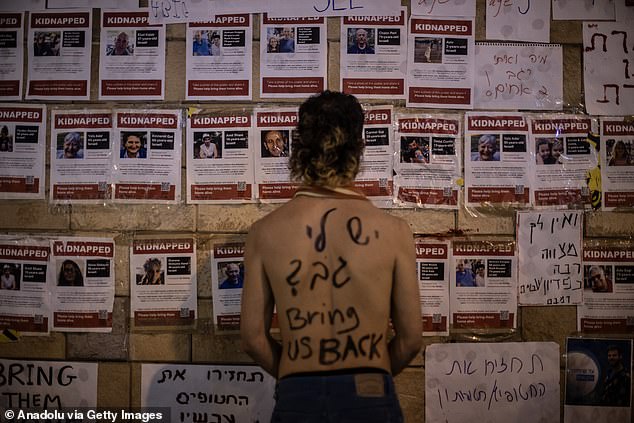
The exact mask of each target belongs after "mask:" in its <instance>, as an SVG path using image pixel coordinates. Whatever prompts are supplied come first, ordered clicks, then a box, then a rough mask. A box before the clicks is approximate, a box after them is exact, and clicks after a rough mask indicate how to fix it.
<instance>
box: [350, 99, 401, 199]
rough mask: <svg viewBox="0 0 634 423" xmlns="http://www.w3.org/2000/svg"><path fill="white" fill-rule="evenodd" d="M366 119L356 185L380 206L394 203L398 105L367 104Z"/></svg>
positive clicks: (365, 109)
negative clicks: (395, 122) (395, 136)
mask: <svg viewBox="0 0 634 423" xmlns="http://www.w3.org/2000/svg"><path fill="white" fill-rule="evenodd" d="M364 113H365V118H364V123H363V140H364V141H365V149H364V150H363V155H362V156H361V164H360V166H359V173H358V174H357V177H356V178H355V180H354V187H355V188H356V189H358V190H360V191H361V192H363V194H364V195H365V196H366V197H367V198H368V199H369V200H371V201H372V202H373V203H374V204H375V205H376V206H377V207H383V208H390V207H392V205H393V203H392V197H393V174H394V173H393V167H394V166H393V162H394V142H393V141H394V133H393V130H392V128H393V123H394V120H395V119H394V108H393V107H392V106H388V105H386V106H366V107H365V108H364Z"/></svg>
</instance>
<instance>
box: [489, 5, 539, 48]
mask: <svg viewBox="0 0 634 423" xmlns="http://www.w3.org/2000/svg"><path fill="white" fill-rule="evenodd" d="M486 37H487V39H488V40H509V41H533V42H538V43H547V42H549V41H550V0H487V2H486Z"/></svg>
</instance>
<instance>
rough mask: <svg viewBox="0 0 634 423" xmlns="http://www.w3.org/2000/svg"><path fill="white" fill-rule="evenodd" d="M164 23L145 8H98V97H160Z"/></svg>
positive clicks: (163, 66) (101, 98)
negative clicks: (155, 21)
mask: <svg viewBox="0 0 634 423" xmlns="http://www.w3.org/2000/svg"><path fill="white" fill-rule="evenodd" d="M165 45H166V43H165V24H153V25H151V24H150V23H149V21H148V10H147V9H143V8H142V9H139V10H138V11H134V12H124V11H116V10H102V11H101V34H100V44H99V100H163V98H164V97H165Z"/></svg>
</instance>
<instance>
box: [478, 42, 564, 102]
mask: <svg viewBox="0 0 634 423" xmlns="http://www.w3.org/2000/svg"><path fill="white" fill-rule="evenodd" d="M475 49H476V64H475V69H476V72H475V78H474V88H473V96H474V97H475V99H474V106H475V107H476V108H478V109H498V110H517V109H521V110H561V109H562V108H563V103H564V101H563V96H564V89H563V51H562V47H561V45H560V44H527V43H476V47H475Z"/></svg>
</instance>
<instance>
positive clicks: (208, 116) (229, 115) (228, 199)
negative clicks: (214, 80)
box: [186, 111, 254, 204]
mask: <svg viewBox="0 0 634 423" xmlns="http://www.w3.org/2000/svg"><path fill="white" fill-rule="evenodd" d="M251 119H252V115H251V113H246V112H244V111H235V112H229V111H227V112H213V113H212V112H207V111H200V112H198V113H195V114H192V115H191V116H190V117H189V124H188V125H187V141H186V151H187V160H186V163H187V202H188V203H190V204H213V203H249V202H253V201H254V180H253V158H252V157H253V154H252V152H253V142H252V136H251V134H252V127H251Z"/></svg>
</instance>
